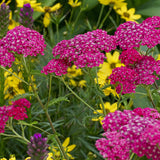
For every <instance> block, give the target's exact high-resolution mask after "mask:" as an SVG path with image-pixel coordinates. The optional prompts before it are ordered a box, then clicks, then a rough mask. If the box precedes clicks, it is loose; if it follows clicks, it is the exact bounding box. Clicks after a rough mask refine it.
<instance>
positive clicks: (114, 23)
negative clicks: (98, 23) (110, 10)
mask: <svg viewBox="0 0 160 160" xmlns="http://www.w3.org/2000/svg"><path fill="white" fill-rule="evenodd" d="M109 19H110V20H111V22H112V23H113V25H114V26H115V28H117V27H118V26H117V24H116V22H115V20H114V19H113V18H112V16H109Z"/></svg>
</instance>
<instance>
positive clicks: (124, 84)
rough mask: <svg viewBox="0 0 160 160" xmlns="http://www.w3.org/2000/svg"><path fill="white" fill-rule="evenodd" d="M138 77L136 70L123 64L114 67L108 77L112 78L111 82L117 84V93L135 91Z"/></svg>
mask: <svg viewBox="0 0 160 160" xmlns="http://www.w3.org/2000/svg"><path fill="white" fill-rule="evenodd" d="M122 73H123V74H122ZM137 77H138V74H137V73H136V72H135V71H134V70H132V69H130V68H127V67H125V66H122V67H118V68H115V69H113V70H112V74H111V75H110V76H109V77H108V78H109V79H111V82H110V83H111V84H113V85H115V86H116V92H117V93H121V94H126V93H133V92H135V89H136V85H135V81H136V79H137Z"/></svg>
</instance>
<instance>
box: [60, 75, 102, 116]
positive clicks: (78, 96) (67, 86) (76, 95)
mask: <svg viewBox="0 0 160 160" xmlns="http://www.w3.org/2000/svg"><path fill="white" fill-rule="evenodd" d="M61 81H62V82H63V83H64V85H65V86H66V87H67V88H68V89H69V90H70V92H71V93H72V94H73V95H74V96H75V97H76V98H77V99H79V100H80V101H81V102H82V103H84V104H85V105H86V106H87V107H88V108H90V109H91V110H92V111H94V112H96V113H98V114H99V112H98V111H96V110H95V109H94V108H93V107H91V106H90V105H89V104H88V103H86V102H85V101H84V100H83V99H82V98H81V97H79V96H78V95H77V94H76V93H75V92H74V91H73V90H72V89H71V88H70V87H69V85H68V84H67V83H66V82H65V80H64V79H63V78H61Z"/></svg>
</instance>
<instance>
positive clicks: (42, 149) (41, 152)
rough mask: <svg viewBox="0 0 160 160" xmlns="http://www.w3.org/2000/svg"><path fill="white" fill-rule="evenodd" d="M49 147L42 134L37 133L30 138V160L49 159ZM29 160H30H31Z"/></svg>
mask: <svg viewBox="0 0 160 160" xmlns="http://www.w3.org/2000/svg"><path fill="white" fill-rule="evenodd" d="M48 147H49V145H48V144H47V138H43V137H42V135H41V134H40V133H35V134H34V135H33V136H32V137H31V138H30V143H28V151H27V153H28V155H29V156H30V158H29V159H30V160H32V159H33V160H42V159H47V157H48V155H47V154H48V151H47V148H48ZM29 159H28V160H29Z"/></svg>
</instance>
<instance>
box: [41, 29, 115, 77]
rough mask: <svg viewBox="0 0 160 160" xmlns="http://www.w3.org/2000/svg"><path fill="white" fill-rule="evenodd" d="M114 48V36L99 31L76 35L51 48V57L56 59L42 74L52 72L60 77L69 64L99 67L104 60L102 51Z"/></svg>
mask: <svg viewBox="0 0 160 160" xmlns="http://www.w3.org/2000/svg"><path fill="white" fill-rule="evenodd" d="M115 48H116V38H115V36H110V35H108V34H107V32H106V31H104V30H101V29H97V30H94V31H92V32H87V33H85V34H80V35H77V36H75V37H74V38H72V39H70V40H62V41H61V42H59V43H58V44H57V45H56V46H55V47H54V48H53V57H54V58H55V57H58V59H52V60H51V61H50V62H49V63H48V64H47V66H45V67H44V68H43V70H42V73H45V74H48V73H52V72H54V73H55V74H56V75H58V76H61V75H62V74H66V73H67V68H68V67H69V66H71V64H74V65H76V67H77V68H82V67H85V66H87V67H89V68H92V67H95V66H99V65H100V64H101V63H103V61H104V59H105V55H104V53H102V51H105V52H109V51H111V50H114V49H115ZM54 67H56V69H58V72H57V71H56V70H55V69H54Z"/></svg>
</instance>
